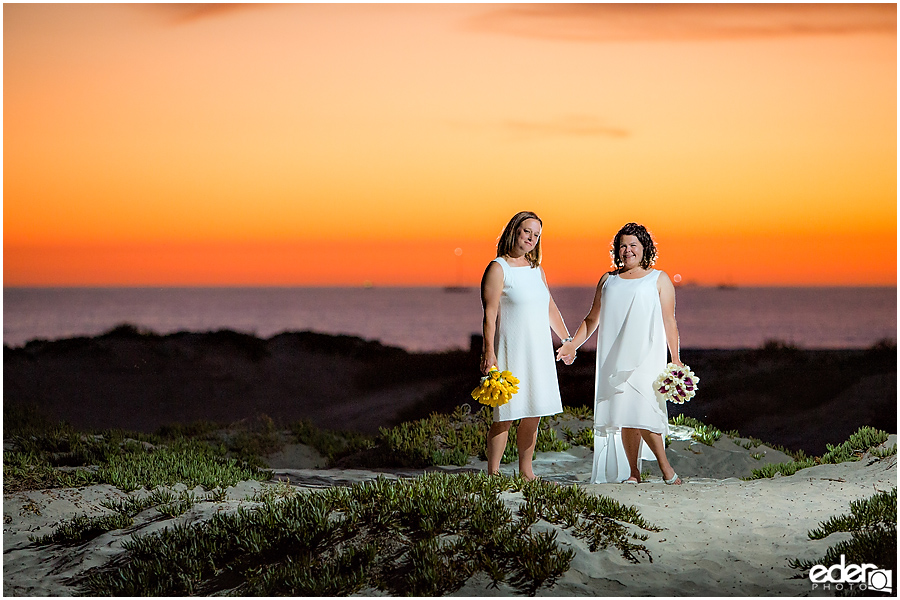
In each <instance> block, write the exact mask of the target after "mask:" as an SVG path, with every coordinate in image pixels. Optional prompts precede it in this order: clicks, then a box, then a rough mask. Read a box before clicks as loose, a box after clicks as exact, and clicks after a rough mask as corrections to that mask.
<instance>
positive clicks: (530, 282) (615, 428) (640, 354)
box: [481, 212, 682, 485]
mask: <svg viewBox="0 0 900 600" xmlns="http://www.w3.org/2000/svg"><path fill="white" fill-rule="evenodd" d="M541 229H542V222H541V220H540V218H538V216H537V215H536V214H534V213H532V212H520V213H518V214H516V215H515V216H514V217H513V218H512V219H511V220H510V221H509V223H507V225H506V227H505V228H504V230H503V233H502V234H501V236H500V239H499V241H498V244H497V258H496V259H494V260H493V261H492V262H491V263H490V264H489V265H488V267H487V269H486V270H485V273H484V277H483V278H482V282H481V298H482V306H483V308H484V319H483V323H482V327H483V340H484V342H483V347H482V356H481V370H482V372H483V373H485V374H487V372H488V371H489V370H490V368H491V367H492V366H496V367H498V368H500V369H501V370H508V371H511V372H512V373H513V374H514V375H515V376H516V377H518V378H519V380H520V383H519V393H518V394H516V395H515V396H514V398H513V400H512V401H510V402H509V403H507V404H504V405H502V406H499V407H496V408H494V415H493V418H494V422H493V424H492V426H491V428H490V431H489V433H488V439H487V458H488V473H489V474H495V473H497V472H499V468H500V459H501V457H502V456H503V451H504V449H505V447H506V441H507V436H508V433H509V429H510V426H511V424H512V421H513V420H515V419H521V421H520V424H519V427H518V433H517V439H516V443H517V446H518V450H519V472H520V473H521V475H522V476H523V477H525V478H526V479H534V477H535V475H534V472H533V469H532V464H531V462H532V456H533V453H534V447H535V443H536V440H537V429H538V424H539V423H540V418H541V417H542V416H549V415H554V414H557V413H560V412H562V402H561V399H560V395H559V384H558V381H557V377H556V365H555V361H556V360H561V361H563V362H564V363H565V364H571V363H572V361H573V360H575V353H576V350H577V349H578V348H579V347H580V346H581V345H582V344H583V343H584V342H585V341H587V339H588V338H589V337H590V336H591V335H592V334H593V333H594V331H596V330H597V329H598V328H599V329H600V333H599V335H598V341H597V368H596V383H595V394H594V461H593V470H592V475H591V483H606V482H621V481H625V482H629V483H640V481H641V460H642V459H646V460H656V461H657V464H658V465H659V467H660V470H661V471H662V475H663V480H664V481H665V483H667V484H676V485H678V484H681V483H682V481H681V479H680V478H679V477H678V475H677V474H676V473H675V470H674V469H673V468H672V466H671V465H670V464H669V461H668V459H667V458H666V452H665V443H664V441H663V436H665V435H666V434H667V433H668V416H667V414H666V405H665V402H664V401H663V402H660V401H658V400H657V398H656V394H655V393H654V391H653V382H654V380H655V379H656V378H657V376H659V374H660V373H662V371H663V370H664V369H665V367H666V348H667V347H668V350H669V352H670V353H671V356H672V362H673V363H675V364H677V365H681V364H682V363H681V359H680V356H679V345H678V326H677V324H676V322H675V287H674V286H673V285H672V282H671V280H670V279H669V277H668V275H666V274H665V273H664V272H663V271H659V270H656V269H653V268H652V267H653V264H654V262H655V260H656V247H655V245H654V243H653V239H652V238H651V236H650V234H649V232H648V231H647V229H646V228H645V227H644V226H642V225H638V224H636V223H628V224H627V225H625V226H624V227H622V229H620V230H619V231H618V233H616V236H615V238H614V239H613V247H612V249H611V250H610V254H611V255H612V259H613V266H614V268H613V270H612V271H610V272H609V273H606V274H604V275H603V277H601V278H600V282H599V283H598V284H597V290H596V292H595V294H594V301H593V305H592V306H591V310H590V312H589V313H588V315H587V316H586V317H585V318H584V321H582V323H581V324H580V325H579V327H578V329H577V331H576V332H575V335H574V336H570V335H569V332H568V329H567V328H566V324H565V322H564V321H563V318H562V315H561V314H560V312H559V309H558V308H557V306H556V303H555V302H554V301H553V297H552V295H551V294H550V291H549V288H548V286H547V281H546V277H545V275H544V272H543V269H542V268H541V267H540V263H541V249H540V237H541ZM551 329H552V330H553V332H554V333H556V335H557V336H558V337H559V338H560V340H562V342H563V343H562V346H561V347H560V348H559V350H558V351H557V353H556V356H555V357H554V354H553V342H552V338H551V335H550V330H551Z"/></svg>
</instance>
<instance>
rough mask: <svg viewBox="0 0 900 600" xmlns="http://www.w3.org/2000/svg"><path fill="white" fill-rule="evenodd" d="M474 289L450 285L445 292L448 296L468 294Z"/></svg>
mask: <svg viewBox="0 0 900 600" xmlns="http://www.w3.org/2000/svg"><path fill="white" fill-rule="evenodd" d="M471 289H472V288H468V287H465V286H462V285H448V286H446V287H445V288H444V291H445V292H447V293H448V294H466V293H468V292H469V291H470V290H471Z"/></svg>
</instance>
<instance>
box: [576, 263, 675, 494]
mask: <svg viewBox="0 0 900 600" xmlns="http://www.w3.org/2000/svg"><path fill="white" fill-rule="evenodd" d="M659 274H660V272H659V271H657V270H655V269H654V270H653V271H651V272H650V273H648V274H647V275H645V276H644V277H641V278H640V279H622V278H621V277H619V276H618V275H610V276H609V277H607V279H606V281H605V282H604V284H603V289H602V291H601V297H600V325H599V334H598V338H597V371H596V383H595V389H594V466H593V472H592V474H591V483H611V482H620V481H624V480H626V479H628V477H629V476H630V469H629V466H628V459H627V457H626V456H625V449H624V447H623V446H622V431H621V430H622V428H623V427H629V428H635V429H647V430H650V431H652V432H655V433H660V434H662V435H663V436H665V435H667V434H668V432H669V420H668V414H667V412H666V403H665V401H660V400H658V399H657V397H656V394H655V393H654V391H653V382H654V381H655V380H656V378H657V377H658V376H659V374H660V373H662V372H663V370H664V369H665V368H666V358H667V354H666V349H667V347H666V330H665V327H664V325H663V319H662V306H661V305H660V302H659V291H658V290H657V287H656V283H657V280H658V279H659ZM641 459H643V460H656V457H655V456H654V455H653V453H652V452H651V451H650V449H649V448H648V447H647V445H646V444H644V442H643V441H641V452H640V454H639V459H638V469H640V468H641V465H640V460H641Z"/></svg>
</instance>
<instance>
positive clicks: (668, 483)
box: [663, 473, 684, 485]
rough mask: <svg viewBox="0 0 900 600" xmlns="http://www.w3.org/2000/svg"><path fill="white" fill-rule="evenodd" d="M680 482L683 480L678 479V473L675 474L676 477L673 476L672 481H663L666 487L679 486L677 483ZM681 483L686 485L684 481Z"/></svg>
mask: <svg viewBox="0 0 900 600" xmlns="http://www.w3.org/2000/svg"><path fill="white" fill-rule="evenodd" d="M680 480H681V478H680V477H678V473H675V474H674V475H672V479H663V483H665V484H666V485H678V484H677V483H675V482H677V481H680ZM681 483H684V482H683V481H682V482H681Z"/></svg>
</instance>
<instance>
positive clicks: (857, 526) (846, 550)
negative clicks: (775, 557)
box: [790, 488, 897, 595]
mask: <svg viewBox="0 0 900 600" xmlns="http://www.w3.org/2000/svg"><path fill="white" fill-rule="evenodd" d="M841 532H843V533H850V534H851V537H850V539H848V540H844V541H841V542H838V543H837V544H835V545H834V546H831V547H829V548H828V550H827V551H826V553H825V556H824V557H822V558H820V559H817V560H813V561H810V560H799V559H794V560H792V561H791V562H790V566H791V567H792V568H794V569H801V570H803V573H802V574H800V575H797V576H796V578H803V577H807V575H808V573H809V570H810V569H812V567H813V566H815V565H825V566H830V565H834V564H838V563H839V562H840V560H841V555H842V554H843V555H844V557H845V561H846V563H847V564H851V563H852V564H856V565H863V564H874V565H876V566H878V567H879V568H880V569H889V570H891V571H893V572H894V573H896V572H897V488H894V489H892V490H891V491H889V492H888V491H882V492H878V493H877V494H875V495H873V496H870V497H868V498H864V499H862V500H855V501H853V502H851V503H850V514H844V515H840V516H837V517H832V518H831V519H829V520H827V521H823V522H822V523H819V527H818V528H817V529H813V530H812V531H810V532H809V534H808V535H809V539H811V540H822V539H826V538H827V537H828V536H830V535H831V534H833V533H841ZM839 593H841V594H842V595H849V594H854V595H856V594H855V593H861V592H860V590H859V589H854V590H851V589H850V588H849V586H848V587H847V589H845V590H841V591H840V592H839ZM870 594H877V595H880V592H874V591H873V592H870Z"/></svg>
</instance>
